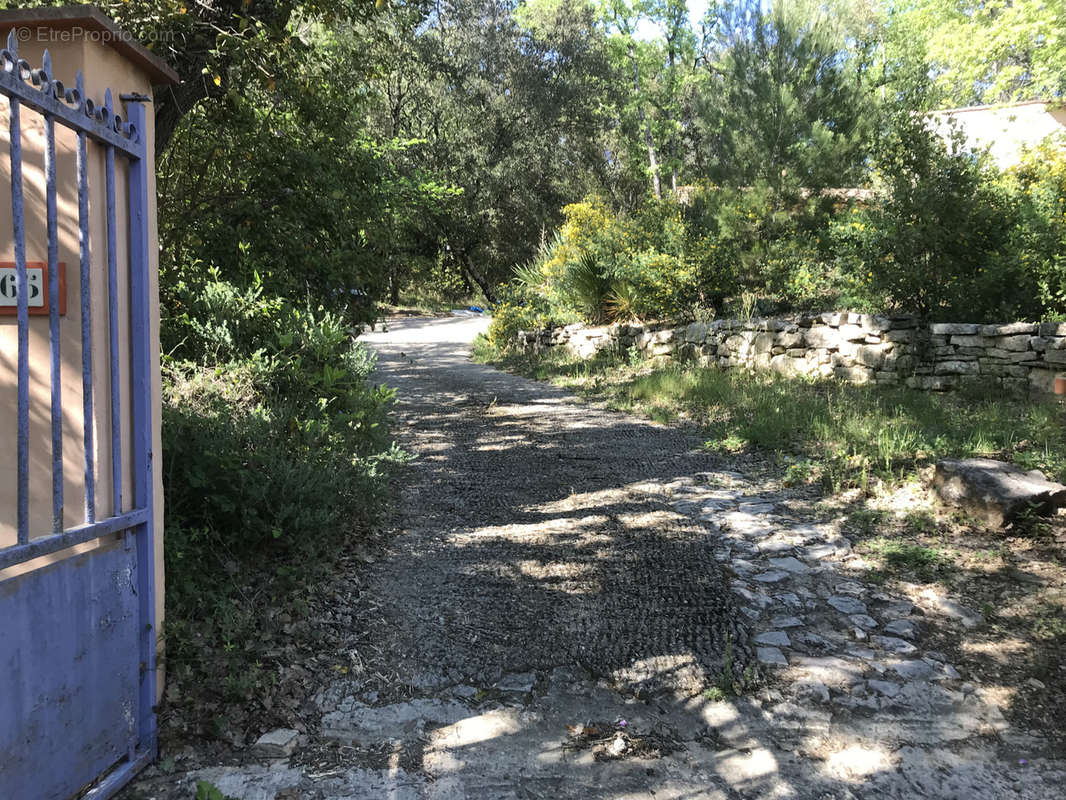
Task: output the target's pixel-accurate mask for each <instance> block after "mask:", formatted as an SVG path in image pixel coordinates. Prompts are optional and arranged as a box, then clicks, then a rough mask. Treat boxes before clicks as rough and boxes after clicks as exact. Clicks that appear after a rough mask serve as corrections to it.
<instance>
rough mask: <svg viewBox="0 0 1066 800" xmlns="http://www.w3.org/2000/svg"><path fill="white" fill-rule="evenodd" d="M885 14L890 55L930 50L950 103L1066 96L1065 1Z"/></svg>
mask: <svg viewBox="0 0 1066 800" xmlns="http://www.w3.org/2000/svg"><path fill="white" fill-rule="evenodd" d="M886 11H887V13H886V18H885V22H886V39H885V41H886V47H887V49H888V57H889V58H890V59H891V58H897V57H899V54H900V53H902V52H905V51H907V50H911V49H914V48H916V47H917V48H920V49H924V51H925V52H926V53H927V55H928V58H929V60H930V63H931V66H932V70H933V75H934V76H935V80H936V86H937V88H938V89H939V91H940V93H941V99H942V102H943V103H945V104H946V105H952V106H968V105H973V104H980V103H1002V102H1008V101H1012V100H1034V99H1055V98H1062V97H1063V95H1064V93H1066V2H1063V0H890V2H888V3H886Z"/></svg>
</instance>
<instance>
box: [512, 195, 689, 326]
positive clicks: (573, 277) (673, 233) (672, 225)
mask: <svg viewBox="0 0 1066 800" xmlns="http://www.w3.org/2000/svg"><path fill="white" fill-rule="evenodd" d="M563 215H564V217H565V222H564V223H563V226H562V227H561V228H560V229H559V231H558V233H557V234H556V236H555V237H554V238H553V240H552V241H551V243H549V244H548V245H546V246H544V247H542V248H541V251H540V253H539V255H538V256H537V258H536V259H534V261H533V262H532V263H531V264H530V265H528V266H527V267H524V268H523V269H522V270H521V271H520V272H519V273H518V280H519V283H520V285H521V286H522V287H523V289H524V291H526V292H527V293H530V292H532V293H534V294H536V295H537V296H538V297H540V298H541V299H542V300H543V301H544V302H545V303H547V306H548V308H549V309H551V311H552V312H553V313H552V314H551V315H549V316H554V317H556V318H559V319H568V318H580V319H583V320H586V321H588V322H594V323H601V322H605V321H614V320H630V319H669V318H678V317H680V316H684V315H687V314H688V313H689V308H690V307H691V300H692V298H693V296H694V294H693V293H694V289H695V284H696V275H695V272H694V271H693V270H692V268H691V267H690V265H689V263H688V262H687V261H686V259H685V258H684V255H683V248H684V227H683V224H682V220H681V214H680V210H679V208H678V206H677V205H676V204H674V203H671V202H666V201H663V202H652V201H649V202H648V203H646V204H645V205H644V206H643V207H641V208H640V209H639V210H638V211H636V212H633V213H630V214H619V213H615V212H612V211H611V210H610V209H609V208H608V207H607V206H606V205H605V204H604V203H603V202H602V201H600V200H598V199H591V200H586V201H584V202H581V203H573V204H571V205H569V206H567V207H566V208H564V209H563Z"/></svg>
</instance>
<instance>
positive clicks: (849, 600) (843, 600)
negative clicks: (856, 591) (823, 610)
mask: <svg viewBox="0 0 1066 800" xmlns="http://www.w3.org/2000/svg"><path fill="white" fill-rule="evenodd" d="M826 602H827V603H829V605H831V606H832V607H833V608H835V609H836V610H837V611H839V612H840V613H841V614H849V615H850V614H865V613H866V604H865V603H864V602H862V601H861V600H856V599H855V598H854V597H845V596H843V595H833V596H832V597H830V598H829V599H828V600H826Z"/></svg>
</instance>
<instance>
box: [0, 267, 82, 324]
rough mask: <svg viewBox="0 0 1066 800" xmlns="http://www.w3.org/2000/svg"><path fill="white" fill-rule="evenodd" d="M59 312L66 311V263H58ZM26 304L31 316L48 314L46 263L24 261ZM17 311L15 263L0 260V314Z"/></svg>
mask: <svg viewBox="0 0 1066 800" xmlns="http://www.w3.org/2000/svg"><path fill="white" fill-rule="evenodd" d="M58 266H59V313H60V315H61V316H62V315H63V314H66V313H67V265H66V264H64V263H63V262H60V263H59V265H58ZM26 288H27V289H28V290H29V291H28V297H27V305H28V306H29V311H30V314H31V315H32V316H41V315H44V316H47V315H48V265H47V264H45V263H44V262H43V261H27V262H26ZM17 312H18V289H17V287H16V284H15V263H14V262H13V261H0V315H11V314H15V313H17Z"/></svg>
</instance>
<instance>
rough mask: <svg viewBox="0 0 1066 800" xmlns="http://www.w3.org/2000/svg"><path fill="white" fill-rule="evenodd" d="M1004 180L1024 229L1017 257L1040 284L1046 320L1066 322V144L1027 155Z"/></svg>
mask: <svg viewBox="0 0 1066 800" xmlns="http://www.w3.org/2000/svg"><path fill="white" fill-rule="evenodd" d="M1004 181H1005V183H1006V185H1007V187H1008V189H1009V191H1011V192H1012V193H1013V194H1014V197H1015V198H1016V202H1017V209H1018V224H1017V226H1016V227H1015V229H1014V231H1013V233H1012V252H1013V255H1014V257H1015V258H1016V259H1017V261H1018V264H1019V265H1020V267H1021V268H1022V269H1023V270H1024V272H1025V275H1026V277H1027V279H1029V280H1032V281H1034V282H1035V283H1036V287H1037V291H1038V293H1039V299H1040V302H1041V304H1042V306H1043V308H1042V313H1043V316H1045V317H1049V318H1056V319H1064V318H1066V140H1061V139H1060V140H1059V141H1057V142H1056V141H1047V142H1045V143H1044V144H1043V145H1041V146H1040V147H1038V148H1036V149H1035V150H1033V151H1031V152H1029V153H1026V154H1025V156H1024V157H1023V159H1022V162H1021V163H1020V164H1019V165H1018V166H1016V167H1014V168H1012V169H1011V170H1009V171H1008V174H1007V175H1006V176H1005V178H1004Z"/></svg>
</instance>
